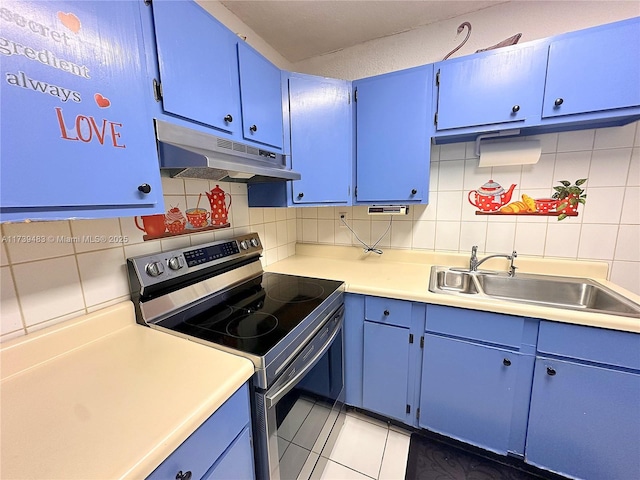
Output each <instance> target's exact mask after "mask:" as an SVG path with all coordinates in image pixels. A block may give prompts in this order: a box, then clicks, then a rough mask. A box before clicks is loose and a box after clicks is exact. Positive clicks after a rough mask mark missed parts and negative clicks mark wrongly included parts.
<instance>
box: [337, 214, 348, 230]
mask: <svg viewBox="0 0 640 480" xmlns="http://www.w3.org/2000/svg"><path fill="white" fill-rule="evenodd" d="M338 220H341V221H340V228H347V226H346V225H345V224H344V222H346V221H347V212H339V213H338Z"/></svg>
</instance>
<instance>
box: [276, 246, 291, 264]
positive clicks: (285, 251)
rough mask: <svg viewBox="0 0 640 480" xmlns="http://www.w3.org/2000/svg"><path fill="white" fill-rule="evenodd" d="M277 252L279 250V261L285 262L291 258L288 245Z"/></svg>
mask: <svg viewBox="0 0 640 480" xmlns="http://www.w3.org/2000/svg"><path fill="white" fill-rule="evenodd" d="M277 250H278V261H280V260H284V259H285V258H287V257H288V256H289V251H288V249H287V245H281V246H279V247H278V248H277Z"/></svg>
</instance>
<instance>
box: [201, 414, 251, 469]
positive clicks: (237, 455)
mask: <svg viewBox="0 0 640 480" xmlns="http://www.w3.org/2000/svg"><path fill="white" fill-rule="evenodd" d="M253 478H256V477H255V473H254V471H253V448H252V446H251V429H250V428H249V426H248V425H247V426H246V427H245V429H244V430H243V431H242V433H241V434H240V435H238V438H236V439H235V440H234V441H233V444H232V445H231V446H230V447H229V449H228V450H227V451H226V452H224V455H223V456H222V457H221V458H220V459H219V460H218V461H217V462H216V464H215V465H214V466H213V467H211V470H209V471H208V472H207V474H206V475H205V476H204V477H202V480H231V479H238V480H240V479H242V480H251V479H253Z"/></svg>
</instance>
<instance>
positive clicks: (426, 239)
mask: <svg viewBox="0 0 640 480" xmlns="http://www.w3.org/2000/svg"><path fill="white" fill-rule="evenodd" d="M411 245H412V247H413V248H417V249H420V250H422V249H426V250H433V249H434V248H435V246H436V222H431V221H426V222H415V223H414V224H413V233H412V240H411Z"/></svg>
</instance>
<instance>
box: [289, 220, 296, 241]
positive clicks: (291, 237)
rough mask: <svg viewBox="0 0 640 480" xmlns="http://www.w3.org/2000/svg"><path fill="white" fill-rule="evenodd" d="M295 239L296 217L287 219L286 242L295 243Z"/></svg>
mask: <svg viewBox="0 0 640 480" xmlns="http://www.w3.org/2000/svg"><path fill="white" fill-rule="evenodd" d="M296 240H297V234H296V219H295V218H289V219H287V243H292V242H293V243H295V242H296Z"/></svg>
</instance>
